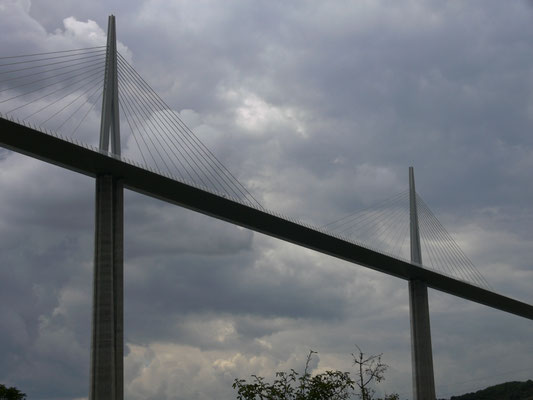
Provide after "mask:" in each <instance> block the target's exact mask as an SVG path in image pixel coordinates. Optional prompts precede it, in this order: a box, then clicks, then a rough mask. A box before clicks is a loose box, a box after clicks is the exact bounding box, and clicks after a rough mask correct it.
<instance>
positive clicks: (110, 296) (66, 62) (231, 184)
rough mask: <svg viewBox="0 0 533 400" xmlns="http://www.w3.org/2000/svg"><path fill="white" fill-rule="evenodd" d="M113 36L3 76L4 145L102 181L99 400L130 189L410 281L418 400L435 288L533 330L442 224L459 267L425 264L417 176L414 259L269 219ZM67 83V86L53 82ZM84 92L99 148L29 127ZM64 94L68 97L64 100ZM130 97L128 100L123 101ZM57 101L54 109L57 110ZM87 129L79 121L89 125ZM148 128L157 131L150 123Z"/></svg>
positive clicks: (523, 307) (114, 336)
mask: <svg viewBox="0 0 533 400" xmlns="http://www.w3.org/2000/svg"><path fill="white" fill-rule="evenodd" d="M115 31H116V29H115V19H114V17H113V16H110V18H109V26H108V43H107V46H105V47H104V48H90V49H77V50H67V51H64V52H58V54H37V55H28V56H27V57H25V58H17V57H15V56H13V60H12V61H11V62H5V63H4V64H3V65H2V66H4V67H8V69H7V70H5V71H9V73H10V74H11V73H14V74H16V75H15V76H14V77H13V78H12V79H11V80H10V84H11V86H9V90H10V91H13V90H22V92H21V93H20V94H16V95H8V96H6V99H4V100H1V101H0V104H4V105H9V107H8V110H7V111H5V112H4V113H2V115H1V118H0V145H2V146H3V147H5V148H7V149H10V150H13V151H16V152H18V153H21V154H25V155H27V156H30V157H33V158H36V159H39V160H42V161H44V162H47V163H51V164H55V165H57V166H60V167H62V168H66V169H69V170H72V171H75V172H78V173H81V174H84V175H87V176H90V177H93V178H95V180H96V199H97V201H96V227H95V265H94V268H95V270H94V271H95V272H94V297H93V325H92V329H93V331H92V345H91V383H90V399H122V398H123V293H122V290H123V289H122V286H123V236H124V234H125V232H124V230H123V189H124V188H126V189H128V190H132V191H135V192H138V193H141V194H144V195H147V196H150V197H154V198H157V199H160V200H163V201H165V202H168V203H171V204H175V205H177V206H180V207H185V208H188V209H190V210H193V211H196V212H199V213H202V214H206V215H208V216H211V217H213V218H217V219H221V220H224V221H227V222H229V223H232V224H235V225H239V226H242V227H244V228H247V229H251V230H253V231H256V232H260V233H263V234H266V235H269V236H272V237H275V238H278V239H281V240H284V241H287V242H290V243H294V244H296V245H299V246H302V247H305V248H309V249H312V250H314V251H317V252H320V253H323V254H326V255H329V256H332V257H336V258H339V259H342V260H345V261H347V262H350V263H353V264H357V265H360V266H363V267H367V268H370V269H373V270H376V271H379V272H382V273H385V274H388V275H391V276H394V277H396V278H400V279H403V280H405V281H407V282H408V283H409V299H410V312H411V335H412V362H413V392H414V395H415V399H418V400H422V399H424V400H425V399H435V388H434V377H433V361H432V351H431V335H430V319H429V306H428V300H427V288H428V287H429V288H432V289H435V290H439V291H441V292H445V293H448V294H451V295H454V296H457V297H460V298H463V299H466V300H469V301H473V302H476V303H479V304H483V305H486V306H488V307H492V308H495V309H498V310H501V311H503V312H507V313H511V314H515V315H517V316H520V317H523V318H527V319H533V306H532V305H530V304H526V303H524V302H521V301H519V300H516V299H512V298H510V297H507V296H504V295H502V294H499V293H497V292H495V291H494V290H492V289H491V288H490V286H489V285H488V284H487V283H486V281H485V280H484V279H483V277H482V276H481V275H480V274H479V273H478V272H477V270H476V269H475V268H474V267H473V265H471V264H470V263H469V262H468V260H467V259H466V258H465V257H464V254H463V253H462V252H461V251H460V250H457V248H456V247H457V246H456V245H455V244H454V242H450V239H449V237H448V236H446V233H445V232H444V231H443V230H442V229H440V228H439V224H438V221H437V222H435V221H434V220H432V221H431V222H432V224H433V230H434V231H433V237H432V239H433V241H445V242H449V243H452V245H450V244H449V243H448V244H447V245H443V246H441V247H439V248H436V249H435V253H441V254H442V256H441V257H439V256H438V255H437V256H436V257H435V258H437V259H438V258H441V259H443V258H448V259H452V261H451V262H450V268H448V269H447V270H444V269H440V270H439V269H438V268H434V267H430V266H428V265H427V264H425V263H424V260H423V258H422V256H423V255H422V241H421V229H420V228H421V227H420V221H419V215H420V209H422V214H423V215H430V216H431V215H432V214H431V212H430V210H429V209H428V207H427V206H426V205H425V203H423V201H422V200H421V199H420V198H419V196H418V195H417V193H416V190H415V179H414V170H413V169H412V168H410V170H409V191H408V192H406V193H405V194H403V195H402V196H401V197H402V198H403V199H408V207H409V239H410V258H409V259H405V258H403V257H401V256H399V255H397V254H392V253H391V252H388V251H386V250H383V249H376V248H374V246H373V243H361V242H360V241H358V240H356V239H354V238H352V237H350V236H347V235H346V234H345V232H346V229H345V228H346V225H347V224H352V222H353V221H354V218H355V217H351V216H350V217H348V218H343V219H341V220H339V221H334V222H333V223H331V224H328V225H325V226H322V227H317V226H312V225H310V224H305V223H302V222H300V221H297V220H294V219H291V218H288V217H285V216H282V215H280V214H278V213H276V212H273V211H269V210H267V209H266V208H264V207H263V206H262V205H261V204H260V203H259V202H258V201H257V200H256V199H255V198H254V197H253V195H252V194H251V193H250V192H249V191H248V190H247V189H246V188H245V187H244V186H243V185H241V184H240V183H239V182H238V181H237V180H236V179H235V178H234V176H233V175H232V174H231V173H230V172H229V171H228V170H227V169H226V168H225V167H224V166H223V165H222V164H221V163H220V162H219V161H218V159H217V158H216V157H215V156H214V154H212V153H211V152H210V151H209V150H208V149H207V148H206V147H205V146H204V145H203V144H202V143H201V142H199V141H198V139H197V138H196V137H195V136H194V134H193V133H192V132H191V131H190V130H189V129H188V127H187V126H186V125H185V124H184V123H183V121H181V120H180V119H179V117H177V116H176V115H175V114H172V113H171V112H169V111H168V110H169V109H170V108H169V107H167V106H166V105H165V104H164V102H162V100H161V99H160V98H159V97H158V96H157V94H156V93H155V92H153V91H152V90H151V88H150V86H149V85H148V84H147V83H146V81H145V80H144V79H142V77H140V76H139V75H138V74H137V73H136V71H135V70H134V69H133V68H132V67H131V65H129V63H128V62H127V60H126V59H125V58H124V57H123V56H122V55H120V53H118V52H117V49H116V32H115ZM9 58H10V57H4V58H3V59H4V60H6V59H9ZM80 65H81V66H80ZM50 66H52V68H51V69H50V68H49V67H50ZM43 67H46V69H43ZM69 71H76V72H69ZM6 75H7V73H6ZM102 75H104V76H103V77H102ZM58 76H60V77H61V80H59V81H58V80H53V78H54V77H58ZM58 82H59V84H58ZM100 83H101V85H100ZM100 87H101V88H102V89H103V90H102V91H101V93H100V92H98V89H99V88H100ZM119 89H120V90H119ZM9 90H5V91H7V92H9ZM3 91H4V90H3ZM80 91H81V92H82V94H85V97H86V98H87V99H91V98H92V102H90V103H89V102H87V101H86V103H83V104H82V103H80V104H82V106H85V105H86V104H87V106H89V104H92V105H91V107H92V106H94V104H96V102H97V101H96V100H97V99H98V98H99V96H101V98H102V100H101V104H102V106H101V107H102V114H101V124H100V142H99V145H98V146H97V147H96V146H91V145H89V144H87V143H85V142H84V141H83V140H82V139H79V140H77V139H74V137H73V135H72V136H67V135H61V134H58V133H56V132H55V131H50V130H47V129H45V128H43V127H42V124H37V125H35V124H32V122H31V117H33V116H34V115H36V114H38V113H42V112H45V111H50V110H51V108H52V107H51V106H52V105H53V104H55V103H58V104H59V108H57V110H56V111H55V112H51V111H50V114H49V115H47V118H44V119H45V120H47V121H48V120H50V119H52V118H54V117H56V116H59V115H60V114H61V113H62V112H63V111H65V110H67V109H68V108H69V107H70V108H74V109H75V112H78V111H80V110H81V109H82V106H78V105H77V104H76V103H75V102H76V101H77V99H78V98H79V97H81V95H80V96H78V97H75V96H76V93H78V92H80ZM119 91H120V92H121V96H119ZM59 93H63V94H61V95H60V96H59V95H58V94H59ZM122 93H126V94H128V93H129V94H130V96H124V97H122ZM30 94H36V97H34V98H32V99H31V100H30V101H26V102H24V101H23V99H24V98H25V97H26V96H27V95H30ZM97 94H98V95H97ZM50 96H51V97H53V98H54V99H55V100H53V101H49V102H48V103H47V102H46V100H47V98H50ZM54 96H55V97H54ZM58 96H59V97H58ZM59 99H61V101H63V102H64V103H63V105H61V103H59ZM135 99H137V100H135ZM139 99H140V100H139ZM136 101H138V102H137V103H136ZM28 104H32V106H33V108H32V111H31V112H29V113H28V112H27V113H26V114H27V115H24V116H23V117H22V118H21V119H19V118H18V117H17V116H16V112H17V111H19V110H21V109H24V108H25V107H27V105H28ZM75 112H71V113H70V114H68V116H67V117H64V119H63V121H62V122H61V123H60V124H59V125H60V126H63V125H64V124H66V123H67V121H68V120H69V119H72V116H73V115H74V114H75ZM120 112H122V113H123V114H124V117H125V120H126V123H127V125H128V126H129V128H130V130H131V132H132V134H134V135H135V132H137V135H136V136H134V138H135V142H136V143H137V144H138V146H139V153H140V156H141V158H142V161H138V160H136V161H134V160H132V159H130V158H128V157H126V156H124V155H122V154H121V141H120V139H121V136H120V121H121V119H120ZM85 115H87V114H85ZM74 119H75V118H74ZM83 119H84V118H79V120H80V121H81V122H83ZM147 120H155V122H150V123H147V122H146V121H147ZM81 122H80V123H81ZM79 126H80V125H79V124H78V125H76V126H73V127H72V128H71V130H70V131H71V132H75V131H76V130H77V129H78V127H79ZM174 131H178V132H180V133H181V134H182V136H181V137H182V139H179V140H181V142H180V143H179V144H180V145H179V146H178V145H177V143H178V142H177V141H178V139H175V138H176V136H171V135H172V132H174ZM158 135H159V136H158ZM142 149H144V150H145V152H143V151H142ZM173 153H177V154H173ZM174 156H177V157H174ZM424 213H425V214H424ZM429 218H431V217H429ZM343 225H344V227H343V228H339V227H341V226H343ZM355 227H356V228H357V225H355ZM422 236H423V235H422ZM424 257H425V255H424ZM454 259H455V260H459V261H453V260H454Z"/></svg>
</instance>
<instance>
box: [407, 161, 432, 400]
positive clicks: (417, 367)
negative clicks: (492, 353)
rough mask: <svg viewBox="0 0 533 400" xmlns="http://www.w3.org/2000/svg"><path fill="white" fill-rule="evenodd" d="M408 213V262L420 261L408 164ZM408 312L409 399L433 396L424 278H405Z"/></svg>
mask: <svg viewBox="0 0 533 400" xmlns="http://www.w3.org/2000/svg"><path fill="white" fill-rule="evenodd" d="M409 216H410V237H411V262H412V263H414V264H418V265H422V250H421V247H420V231H419V226H418V210H417V206H416V190H415V174H414V169H413V167H409ZM409 314H410V320H411V362H412V375H413V399H414V400H435V398H436V393H435V378H434V374H433V353H432V348H431V327H430V323H429V301H428V288H427V284H426V282H424V281H422V280H419V279H410V280H409Z"/></svg>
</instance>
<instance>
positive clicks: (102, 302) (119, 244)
mask: <svg viewBox="0 0 533 400" xmlns="http://www.w3.org/2000/svg"><path fill="white" fill-rule="evenodd" d="M123 215H124V211H123V187H122V183H121V182H120V181H119V180H117V179H116V178H114V177H113V176H112V175H101V176H98V177H97V178H96V218H95V251H94V284H93V291H94V293H93V321H92V341H91V381H90V382H91V383H90V391H89V399H90V400H122V399H123V397H124V394H123V392H124V390H123V380H124V361H123V358H124V343H123V336H124V327H123V324H124V323H123V319H124V317H123V291H124V288H123V287H124V269H123V241H124V239H123V237H124V232H123V226H124V225H123Z"/></svg>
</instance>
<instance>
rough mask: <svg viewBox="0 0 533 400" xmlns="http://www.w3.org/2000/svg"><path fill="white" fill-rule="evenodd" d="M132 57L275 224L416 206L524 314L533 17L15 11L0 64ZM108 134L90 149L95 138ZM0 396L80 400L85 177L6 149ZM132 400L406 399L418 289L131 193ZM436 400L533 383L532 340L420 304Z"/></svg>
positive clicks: (292, 9) (141, 4) (449, 6)
mask: <svg viewBox="0 0 533 400" xmlns="http://www.w3.org/2000/svg"><path fill="white" fill-rule="evenodd" d="M109 14H114V15H115V16H116V18H117V37H118V40H119V42H120V45H119V49H120V51H121V53H123V54H124V55H125V56H126V57H127V58H128V60H130V62H131V64H132V65H133V66H134V67H135V69H136V70H137V71H138V72H139V73H140V74H141V75H142V76H143V77H144V78H145V79H146V80H147V81H148V82H149V83H150V85H151V86H152V87H153V88H154V89H155V90H156V91H157V92H158V93H159V94H160V95H161V97H162V98H163V99H165V101H166V102H167V103H168V104H169V105H170V106H171V107H173V109H174V110H176V112H178V113H179V114H180V115H181V116H182V117H183V119H184V120H185V121H186V122H187V123H188V125H189V126H190V127H191V129H193V130H194V132H195V133H196V134H197V136H198V137H199V138H200V139H201V140H202V141H204V142H205V143H206V144H207V145H208V146H209V148H210V149H211V151H213V153H214V154H216V155H217V157H219V158H220V160H221V161H222V162H223V163H224V165H226V166H227V167H228V168H229V169H230V170H231V171H232V173H233V174H234V175H235V176H236V177H237V178H238V179H239V180H240V181H241V182H242V183H243V184H244V185H245V186H246V187H247V188H248V189H249V190H250V191H251V192H252V193H253V194H254V196H255V197H256V198H257V199H258V200H259V201H260V202H261V203H262V204H263V205H264V206H265V207H266V208H268V209H273V210H276V211H279V212H281V213H283V214H285V215H290V216H294V217H297V218H300V219H301V220H303V221H308V222H311V223H314V224H317V225H320V224H324V223H326V222H329V221H332V220H334V219H336V218H338V217H340V216H343V215H346V214H348V213H350V212H353V211H356V210H358V209H361V208H364V207H368V206H370V205H372V204H376V203H378V202H380V201H382V200H383V199H386V198H389V197H391V196H393V195H395V194H396V193H398V192H400V191H402V190H405V189H407V185H408V167H409V166H414V169H415V175H416V183H417V191H418V192H419V193H420V194H421V196H422V197H423V198H424V200H425V202H426V203H427V204H428V205H429V206H430V207H431V209H432V210H433V212H434V213H435V215H436V216H437V217H438V218H439V219H440V221H441V222H442V223H443V225H444V226H445V227H446V228H447V230H448V231H449V232H450V233H451V234H452V235H453V236H454V238H455V239H456V241H457V242H458V243H459V244H460V246H461V248H462V249H463V250H464V252H465V253H466V254H467V255H468V257H469V258H470V259H471V260H472V261H473V263H474V264H475V265H476V266H477V268H478V269H479V271H480V272H481V273H482V274H483V276H484V277H485V278H486V279H487V280H488V281H489V282H490V284H491V286H492V287H493V288H494V289H495V290H496V291H497V292H499V293H502V294H504V295H507V296H510V297H513V298H516V299H519V300H521V301H524V302H527V303H529V304H533V290H532V289H533V287H532V286H533V265H532V262H531V260H532V255H533V254H532V251H533V250H532V249H533V229H531V226H532V224H533V202H532V200H533V184H532V182H531V172H530V171H531V170H532V169H533V135H532V126H533V48H532V46H531V43H533V23H532V20H533V3H532V2H528V1H518V0H517V1H514V0H513V1H507V2H501V1H499V0H483V1H481V0H471V1H468V2H467V1H433V0H428V1H416V0H396V1H391V0H388V1H387V0H375V1H370V0H360V1H341V0H339V1H330V2H323V1H314V0H309V1H298V0H296V1H292V2H285V1H277V0H274V1H261V0H258V1H253V2H252V1H249V0H229V1H214V0H211V1H208V0H182V1H176V0H172V1H170V0H166V1H162V0H151V1H149V0H132V1H124V0H122V1H119V0H111V1H105V2H104V1H100V0H97V1H92V2H87V1H80V0H69V1H66V0H35V1H30V0H0V49H1V53H2V56H7V55H16V54H25V53H32V52H36V51H43V52H45V51H55V50H58V49H71V48H80V47H89V46H92V45H101V44H103V43H105V31H106V25H107V16H108V15H109ZM94 135H95V140H96V137H97V135H98V132H97V131H95V132H94ZM0 186H1V187H2V190H1V191H0V204H1V206H0V238H1V240H0V254H1V255H0V260H1V262H0V321H1V325H0V354H1V355H2V356H1V357H0V383H4V384H7V385H14V386H16V387H18V388H19V389H21V390H22V391H23V392H25V393H27V394H28V399H31V400H34V399H35V400H44V399H50V400H52V399H54V400H60V399H61V400H66V399H69V400H71V399H72V400H74V399H76V400H79V399H85V398H87V395H88V387H89V346H90V320H91V293H92V268H93V259H92V257H93V246H94V232H93V229H94V180H93V179H91V178H89V177H86V176H82V175H78V174H76V173H74V172H70V171H66V170H63V169H61V168H59V167H56V166H52V165H48V164H45V163H43V162H41V161H37V160H34V159H31V158H28V157H25V156H22V155H19V154H15V153H12V152H9V151H7V150H3V149H2V150H0ZM125 232H126V235H125V377H124V378H125V398H127V399H131V400H137V399H139V400H140V399H162V400H170V399H173V400H174V399H176V400H177V399H191V400H204V399H215V398H216V399H220V400H229V399H234V398H235V391H234V390H233V389H232V387H231V384H232V383H233V381H234V379H235V378H248V377H249V376H250V375H251V374H256V375H260V376H265V377H268V378H271V377H272V376H273V374H274V372H275V371H287V370H289V369H290V368H294V369H296V370H298V371H301V370H302V369H303V367H304V364H305V359H306V356H307V354H308V352H309V351H310V350H314V351H317V352H318V355H317V356H316V357H315V358H314V359H313V363H312V367H313V371H314V372H315V373H319V372H322V371H325V370H328V369H339V370H346V371H349V370H350V369H351V368H352V363H351V356H350V353H352V352H354V351H355V350H356V348H355V345H358V346H359V347H360V348H361V349H363V350H364V351H365V352H366V353H369V354H376V353H383V360H384V362H386V363H387V364H388V365H389V368H388V370H387V372H386V379H385V381H384V382H382V383H381V384H380V385H379V386H378V387H377V388H376V389H377V393H378V394H380V395H383V394H384V393H391V392H397V393H399V394H400V395H401V398H402V399H408V398H412V397H411V396H412V394H411V358H410V333H409V309H408V292H407V283H406V282H405V281H403V280H400V279H397V278H393V277H389V276H386V275H383V274H380V273H378V272H375V271H371V270H368V269H366V268H363V267H360V266H357V265H353V264H349V263H347V262H344V261H340V260H336V259H334V258H331V257H328V256H325V255H321V254H317V253H315V252H312V251H310V250H306V249H303V248H300V247H297V246H295V245H292V244H289V243H285V242H282V241H279V240H276V239H273V238H269V237H266V236H264V235H262V234H258V233H254V232H251V231H248V230H246V229H243V228H240V227H236V226H233V225H230V224H228V223H225V222H221V221H218V220H214V219H212V218H209V217H207V216H204V215H200V214H197V213H194V212H192V211H189V210H185V209H181V208H178V207H176V206H173V205H169V204H165V203H163V202H161V201H158V200H154V199H151V198H147V197H145V196H142V195H140V194H136V193H132V192H128V191H127V192H126V194H125ZM429 301H430V312H431V328H432V341H433V358H434V369H435V381H436V389H437V396H438V397H441V398H446V397H449V396H451V395H455V394H462V393H465V392H469V391H474V390H478V389H481V388H484V387H487V386H489V385H493V384H497V383H501V382H505V381H510V380H527V379H532V378H533V357H532V355H533V339H532V338H533V324H532V323H531V321H529V320H526V319H524V318H520V317H516V316H513V315H509V314H506V313H504V312H501V311H498V310H493V309H490V308H488V307H485V306H481V305H478V304H474V303H470V302H467V301H465V300H462V299H458V298H454V297H452V296H449V295H447V294H444V293H440V292H436V291H434V290H430V291H429Z"/></svg>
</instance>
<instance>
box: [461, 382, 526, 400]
mask: <svg viewBox="0 0 533 400" xmlns="http://www.w3.org/2000/svg"><path fill="white" fill-rule="evenodd" d="M451 400H533V381H532V380H528V381H527V382H506V383H502V384H500V385H495V386H491V387H488V388H486V389H483V390H478V391H477V392H475V393H467V394H463V395H462V396H452V398H451Z"/></svg>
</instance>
